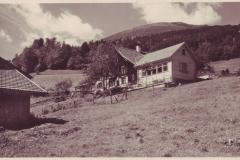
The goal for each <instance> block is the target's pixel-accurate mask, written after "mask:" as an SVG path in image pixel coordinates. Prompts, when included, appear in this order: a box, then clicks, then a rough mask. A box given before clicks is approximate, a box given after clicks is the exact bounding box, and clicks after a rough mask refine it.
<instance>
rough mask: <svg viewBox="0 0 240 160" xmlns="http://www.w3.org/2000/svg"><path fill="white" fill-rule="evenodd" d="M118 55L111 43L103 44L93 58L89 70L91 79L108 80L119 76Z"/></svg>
mask: <svg viewBox="0 0 240 160" xmlns="http://www.w3.org/2000/svg"><path fill="white" fill-rule="evenodd" d="M116 68H117V53H116V50H115V48H114V46H113V45H112V44H111V43H102V44H100V45H99V46H98V47H97V48H96V50H95V54H94V56H92V60H91V64H90V66H89V68H88V73H89V76H90V79H94V80H96V79H99V78H100V77H104V78H106V79H107V78H108V77H109V76H115V75H117V74H118V70H116Z"/></svg>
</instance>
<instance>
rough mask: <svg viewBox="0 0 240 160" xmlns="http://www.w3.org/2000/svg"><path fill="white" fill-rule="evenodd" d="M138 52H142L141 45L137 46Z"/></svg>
mask: <svg viewBox="0 0 240 160" xmlns="http://www.w3.org/2000/svg"><path fill="white" fill-rule="evenodd" d="M136 51H137V52H138V53H140V52H141V47H140V46H139V45H136Z"/></svg>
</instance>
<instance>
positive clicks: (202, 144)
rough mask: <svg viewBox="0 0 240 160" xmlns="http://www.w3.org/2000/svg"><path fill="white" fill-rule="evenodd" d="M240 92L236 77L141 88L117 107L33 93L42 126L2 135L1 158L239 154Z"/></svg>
mask: <svg viewBox="0 0 240 160" xmlns="http://www.w3.org/2000/svg"><path fill="white" fill-rule="evenodd" d="M239 93H240V79H239V77H223V78H219V79H214V80H207V81H202V82H197V83H192V84H187V85H182V86H178V87H174V88H167V89H164V88H158V89H156V90H155V91H154V95H153V91H152V89H143V90H138V91H134V92H130V93H129V95H128V100H124V101H121V102H120V103H115V104H110V103H109V98H105V100H104V99H99V100H98V101H97V102H96V104H92V103H91V102H87V100H86V99H88V98H79V97H78V96H76V97H74V98H72V99H70V98H69V99H68V100H67V101H65V102H60V103H59V104H56V103H54V102H53V100H51V99H50V98H45V99H44V98H35V99H34V101H33V102H32V103H33V104H32V108H31V111H32V113H34V114H35V115H38V116H41V117H42V124H41V125H36V126H34V127H31V128H27V129H23V130H6V131H5V132H2V133H0V134H1V137H0V138H1V139H0V140H1V143H0V147H1V149H0V155H1V157H12V156H18V157H21V156H31V157H32V156H80V157H86V156H91V157H92V156H93V157H97V156H114V157H115V156H121V157H126V156H137V157H142V156H151V157H155V156H165V157H169V156H240V141H239V140H240V135H239V133H240V118H239V114H240V108H239V107H240V106H239V104H240V94H239ZM47 106H48V107H47ZM44 107H45V108H44ZM54 107H58V109H54ZM42 108H44V109H48V110H49V112H48V113H47V112H46V113H44V115H43V112H42V110H43V109H42ZM59 108H60V109H59ZM229 140H230V141H229Z"/></svg>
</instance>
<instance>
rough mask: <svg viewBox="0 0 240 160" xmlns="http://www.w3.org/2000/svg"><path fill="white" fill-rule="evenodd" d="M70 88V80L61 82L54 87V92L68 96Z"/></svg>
mask: <svg viewBox="0 0 240 160" xmlns="http://www.w3.org/2000/svg"><path fill="white" fill-rule="evenodd" d="M71 87H72V81H71V80H70V79H67V80H63V81H61V82H59V83H57V84H56V85H55V91H56V92H57V93H59V94H69V92H70V88H71Z"/></svg>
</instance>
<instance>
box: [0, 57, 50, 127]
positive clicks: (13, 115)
mask: <svg viewBox="0 0 240 160" xmlns="http://www.w3.org/2000/svg"><path fill="white" fill-rule="evenodd" d="M31 78H32V77H31V76H30V75H28V74H26V73H24V72H23V71H21V70H20V69H18V68H17V67H15V66H14V65H13V64H12V63H10V62H9V61H6V60H4V59H3V58H1V57H0V126H17V125H20V124H24V123H26V122H27V121H28V119H29V116H30V97H31V95H37V96H38V95H39V96H41V95H46V94H47V91H46V90H44V89H43V88H41V87H40V86H39V85H37V84H36V83H35V82H33V81H32V80H31Z"/></svg>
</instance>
